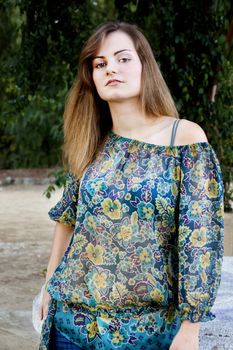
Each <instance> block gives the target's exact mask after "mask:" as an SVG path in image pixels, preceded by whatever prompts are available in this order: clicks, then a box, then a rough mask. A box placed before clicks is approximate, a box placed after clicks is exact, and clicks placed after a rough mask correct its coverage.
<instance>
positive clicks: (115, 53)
mask: <svg viewBox="0 0 233 350" xmlns="http://www.w3.org/2000/svg"><path fill="white" fill-rule="evenodd" d="M123 51H132V50H129V49H123V50H119V51H116V52H114V54H113V55H114V56H116V55H117V54H118V53H120V52H123ZM95 58H105V56H95V57H93V60H94V59H95Z"/></svg>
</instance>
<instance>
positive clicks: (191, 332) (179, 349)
mask: <svg viewBox="0 0 233 350" xmlns="http://www.w3.org/2000/svg"><path fill="white" fill-rule="evenodd" d="M199 329H200V325H199V323H191V322H190V321H188V320H185V321H183V322H182V324H181V327H180V329H179V331H178V333H177V334H176V336H175V337H174V339H173V341H172V344H171V346H170V348H169V350H198V343H199Z"/></svg>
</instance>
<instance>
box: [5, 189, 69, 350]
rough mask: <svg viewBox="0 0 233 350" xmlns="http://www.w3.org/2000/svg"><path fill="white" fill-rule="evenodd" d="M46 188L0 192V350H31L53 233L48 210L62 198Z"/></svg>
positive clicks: (35, 341) (33, 345) (34, 347)
mask: <svg viewBox="0 0 233 350" xmlns="http://www.w3.org/2000/svg"><path fill="white" fill-rule="evenodd" d="M45 188H46V186H41V185H38V186H6V187H2V188H1V191H0V202H1V206H0V222H1V225H0V266H1V269H0V280H1V285H0V295H1V298H0V349H1V350H9V349H12V350H13V349H17V350H19V349H22V350H33V349H36V348H37V343H38V341H37V340H38V336H37V333H36V332H34V330H33V327H32V323H31V307H32V299H33V297H34V296H35V295H36V294H38V292H39V290H40V288H41V286H42V284H43V283H44V270H45V268H46V265H47V262H48V258H49V254H50V249H51V244H52V237H53V230H54V225H55V224H54V222H53V221H51V220H50V219H49V217H48V215H47V212H48V210H49V209H50V207H51V206H52V205H54V204H55V203H56V201H57V200H58V199H59V198H60V196H61V193H62V192H61V190H59V191H57V192H56V193H55V194H53V196H52V198H51V199H47V198H46V197H45V196H43V195H42V194H43V192H44V190H45Z"/></svg>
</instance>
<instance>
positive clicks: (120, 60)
mask: <svg viewBox="0 0 233 350" xmlns="http://www.w3.org/2000/svg"><path fill="white" fill-rule="evenodd" d="M178 124H179V127H178V128H177V126H178ZM64 137H65V140H64V158H65V161H66V164H68V169H69V172H68V175H67V182H66V185H65V188H64V192H63V196H62V198H61V200H60V201H59V202H58V203H57V204H56V205H55V206H54V207H53V208H52V209H51V210H50V211H49V215H50V217H51V219H53V220H55V221H57V223H56V228H55V234H54V242H53V248H52V253H51V257H50V260H49V263H48V269H47V276H46V292H45V293H44V297H43V302H42V305H41V319H44V323H43V328H42V334H41V341H40V350H42V349H125V350H126V349H141V350H142V349H146V350H150V349H153V350H155V349H163V350H165V349H169V350H175V349H176V350H187V349H189V350H196V349H198V333H199V323H200V322H204V321H209V320H212V319H213V318H214V315H213V314H212V313H211V311H210V309H211V306H212V305H213V302H214V300H215V297H216V292H217V288H218V286H219V283H220V270H221V261H222V256H223V227H224V224H223V192H224V188H223V182H222V175H221V169H220V166H219V162H218V159H217V158H216V154H215V152H214V150H213V148H212V146H211V145H210V144H209V142H208V140H207V138H206V135H205V133H204V131H203V130H202V128H201V127H200V126H199V125H198V124H196V123H194V122H191V121H188V120H186V119H179V118H178V113H177V111H176V108H175V105H174V102H173V100H172V97H171V95H170V93H169V90H168V88H167V86H166V84H165V82H164V80H163V77H162V75H161V73H160V70H159V68H158V65H157V63H156V62H155V59H154V57H153V53H152V50H151V48H150V46H149V44H148V42H147V40H146V39H145V37H144V36H143V34H142V33H141V31H140V30H139V29H138V28H137V27H136V26H134V25H131V24H128V23H123V22H108V23H106V24H103V25H101V26H100V27H99V28H97V30H96V31H95V32H94V34H93V35H92V36H91V37H90V38H89V40H88V41H87V43H86V44H85V46H84V48H83V50H82V53H81V55H80V64H79V70H78V76H77V80H76V81H75V83H74V85H73V87H72V89H71V92H70V94H69V97H68V101H67V104H66V108H65V113H64Z"/></svg>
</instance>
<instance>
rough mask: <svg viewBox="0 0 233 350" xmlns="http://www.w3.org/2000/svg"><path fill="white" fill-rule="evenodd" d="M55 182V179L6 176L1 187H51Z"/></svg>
mask: <svg viewBox="0 0 233 350" xmlns="http://www.w3.org/2000/svg"><path fill="white" fill-rule="evenodd" d="M52 182H53V178H52V177H51V178H48V177H45V178H37V177H12V176H6V177H5V178H3V179H0V186H2V187H3V186H11V185H49V184H51V183H52Z"/></svg>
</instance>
